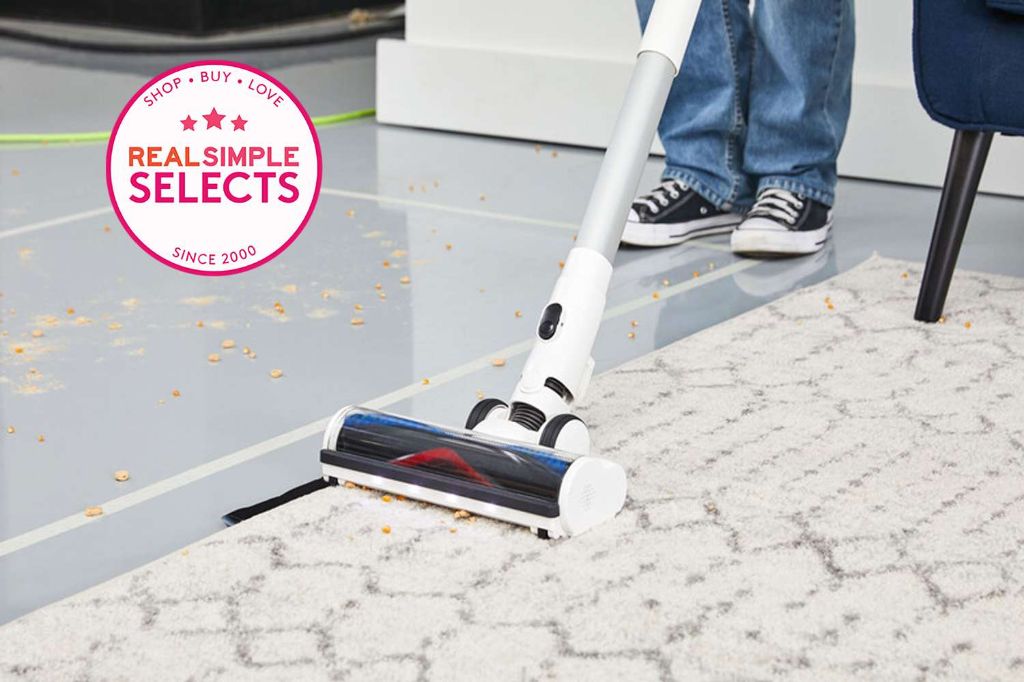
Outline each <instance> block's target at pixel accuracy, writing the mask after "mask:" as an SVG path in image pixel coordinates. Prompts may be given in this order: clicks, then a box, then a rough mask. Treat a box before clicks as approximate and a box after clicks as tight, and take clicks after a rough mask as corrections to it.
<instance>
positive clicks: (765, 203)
mask: <svg viewBox="0 0 1024 682" xmlns="http://www.w3.org/2000/svg"><path fill="white" fill-rule="evenodd" d="M803 207H804V201H803V197H800V196H797V195H796V194H793V193H792V192H789V191H786V190H784V189H777V188H774V187H772V188H769V189H766V190H764V191H762V192H761V194H760V195H758V197H757V201H756V202H755V203H754V207H753V208H751V209H750V211H749V212H748V213H747V217H748V218H755V217H758V216H764V217H767V218H771V219H773V220H778V221H781V222H784V223H786V224H787V225H794V224H796V219H797V218H799V217H800V209H802V208H803Z"/></svg>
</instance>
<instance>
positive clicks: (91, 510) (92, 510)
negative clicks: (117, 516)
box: [85, 507, 103, 518]
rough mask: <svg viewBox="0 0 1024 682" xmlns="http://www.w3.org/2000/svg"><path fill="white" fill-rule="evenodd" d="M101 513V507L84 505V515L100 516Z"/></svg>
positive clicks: (90, 516)
mask: <svg viewBox="0 0 1024 682" xmlns="http://www.w3.org/2000/svg"><path fill="white" fill-rule="evenodd" d="M102 514H103V507H86V508H85V515H86V516H88V517H89V518H92V517H94V516H101V515H102Z"/></svg>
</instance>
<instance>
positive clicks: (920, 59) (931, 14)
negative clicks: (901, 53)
mask: <svg viewBox="0 0 1024 682" xmlns="http://www.w3.org/2000/svg"><path fill="white" fill-rule="evenodd" d="M914 71H915V76H916V79H917V94H918V97H919V98H920V99H921V104H922V105H923V106H924V108H925V110H927V112H928V115H929V116H931V117H932V118H933V119H935V120H936V121H938V122H939V123H942V124H944V125H947V126H949V127H950V128H953V129H954V130H956V135H955V136H954V138H953V148H952V150H951V151H950V155H949V165H948V166H947V168H946V180H945V183H944V185H943V187H942V199H941V200H940V202H939V212H938V215H937V216H936V219H935V231H934V233H933V234H932V244H931V248H930V249H929V251H928V262H927V264H926V265H925V270H924V279H923V281H922V282H921V291H920V293H919V295H918V299H917V311H916V312H915V314H914V317H915V318H917V319H918V320H921V321H923V322H935V321H936V320H937V319H939V316H940V315H941V314H942V308H943V305H944V304H945V302H946V293H947V292H948V291H949V282H950V280H951V279H952V277H953V270H954V268H956V259H957V255H958V254H959V253H960V244H961V243H962V242H963V238H964V232H965V230H966V229H967V221H968V219H969V218H970V215H971V207H972V206H973V204H974V195H975V194H976V193H977V191H978V182H979V181H980V180H981V173H982V170H984V168H985V159H986V158H987V157H988V150H989V146H990V145H991V144H992V136H993V134H995V133H1003V134H1004V135H1024V0H915V2H914ZM1021 173H1024V159H1021Z"/></svg>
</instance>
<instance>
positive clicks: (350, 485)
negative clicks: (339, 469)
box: [345, 481, 356, 488]
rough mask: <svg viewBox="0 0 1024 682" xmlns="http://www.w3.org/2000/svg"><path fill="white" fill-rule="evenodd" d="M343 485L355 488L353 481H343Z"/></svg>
mask: <svg viewBox="0 0 1024 682" xmlns="http://www.w3.org/2000/svg"><path fill="white" fill-rule="evenodd" d="M345 487H346V488H355V487H356V484H355V483H353V482H352V481H345Z"/></svg>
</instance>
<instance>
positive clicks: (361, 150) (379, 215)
mask: <svg viewBox="0 0 1024 682" xmlns="http://www.w3.org/2000/svg"><path fill="white" fill-rule="evenodd" d="M232 58H234V59H239V60H240V61H248V62H250V63H254V64H256V65H258V66H262V67H264V68H267V69H269V70H270V71H271V72H272V73H273V74H274V75H275V76H277V77H279V78H281V79H282V80H283V81H284V82H285V83H286V84H287V85H289V86H290V87H291V88H292V89H293V90H294V91H295V93H296V94H297V95H298V96H299V97H300V98H301V99H302V100H303V101H304V102H305V104H306V106H307V108H308V109H309V110H310V111H311V113H312V114H314V115H319V114H326V113H332V112H335V111H340V110H345V109H354V108H359V107H364V106H369V105H371V104H372V100H373V93H372V75H373V61H372V43H369V42H361V43H352V44H348V45H343V46H323V47H319V48H316V49H309V50H284V51H279V52H275V53H269V54H264V55H233V56H232ZM179 61H186V59H185V58H175V57H170V58H168V57H161V58H152V59H142V60H138V59H135V58H133V59H132V61H131V62H126V61H125V60H124V59H123V58H119V57H114V56H93V55H89V56H85V57H83V56H82V55H77V54H76V55H69V54H64V53H60V52H59V51H50V50H40V49H39V48H28V47H25V46H23V45H14V44H0V73H2V76H3V78H4V82H5V83H6V82H16V83H19V84H20V86H22V87H23V91H24V92H27V93H30V96H29V97H22V98H14V99H8V100H3V101H2V103H0V118H2V120H3V132H42V131H57V130H93V129H103V128H105V127H108V126H109V122H110V121H111V120H113V118H114V116H115V114H116V112H117V110H118V109H119V108H120V106H121V104H123V102H124V101H125V100H126V99H127V98H128V96H129V95H130V94H132V91H133V90H134V89H135V88H136V87H138V85H140V84H141V83H142V82H143V81H144V80H145V78H146V77H147V76H148V75H150V74H152V73H155V72H157V71H158V70H160V69H161V68H166V67H167V66H170V65H172V64H173V63H176V62H179ZM84 79H88V82H89V88H88V94H87V96H86V93H85V91H83V89H82V83H83V80H84ZM40 83H47V85H46V87H45V88H44V87H42V86H40V85H39V84H40ZM320 139H321V144H322V146H323V150H324V157H325V161H326V169H325V180H324V188H325V190H324V192H323V194H322V196H321V199H320V202H319V205H318V207H317V211H316V214H315V216H314V218H313V220H312V222H311V223H310V225H309V226H308V227H307V228H306V231H305V232H304V234H303V235H302V237H301V238H300V239H299V240H298V241H297V242H296V243H295V244H294V245H293V246H292V247H291V248H290V249H289V250H288V251H287V252H286V253H285V254H283V255H282V256H281V257H279V258H278V259H277V260H275V261H274V262H272V263H270V264H268V265H267V266H265V267H262V268H259V269H257V270H255V271H251V272H247V273H244V274H242V275H239V276H235V277H229V278H201V277H192V276H187V275H183V274H181V273H179V272H176V271H173V270H171V269H169V268H166V267H163V266H160V265H158V264H156V263H155V262H154V261H152V260H151V259H150V258H149V257H148V256H146V255H145V254H143V253H142V252H141V251H140V250H139V249H138V248H137V247H136V246H135V245H134V244H133V243H132V242H131V240H130V239H129V238H128V237H127V235H126V234H125V233H124V232H123V231H122V230H121V229H120V228H119V226H118V225H117V224H116V222H115V219H114V217H113V215H112V213H111V212H110V211H109V210H108V209H107V206H108V203H107V198H106V190H105V187H104V185H103V173H102V163H103V153H104V147H103V145H82V146H48V147H42V146H37V147H21V148H0V292H2V299H0V320H2V321H0V334H2V335H3V336H2V347H3V348H2V351H3V352H2V354H0V414H2V418H0V419H2V422H3V426H4V428H5V429H6V427H7V426H8V425H10V426H13V427H14V429H15V432H14V433H12V434H8V433H2V434H0V622H3V621H6V620H9V619H11V618H13V617H16V616H17V615H19V614H21V613H24V612H26V611H28V610H31V609H33V608H36V607H38V606H40V605H42V604H44V603H47V602H49V601H52V600H54V599H58V598H60V597H62V596H65V595H68V594H70V593H73V592H75V591H78V590H80V589H82V588H85V587H88V586H89V585H92V584H95V583H97V582H99V581H101V580H104V579H106V578H109V577H111V576H113V575H116V574H118V573H121V572H123V571H125V570H128V569H130V568H133V567H135V566H138V565H140V564H142V563H144V562H146V561H149V560H152V559H154V558H156V557H159V556H161V555H163V554H165V553H167V552H170V551H173V550H175V549H177V548H180V547H182V546H184V545H186V544H188V543H189V542H192V541H194V540H196V539H197V538H200V537H204V536H206V535H208V534H210V533H213V532H215V531H217V530H218V529H219V528H220V527H221V522H220V516H221V514H223V513H224V512H226V511H228V510H230V509H232V508H235V507H238V506H241V505H245V504H249V503H252V502H256V501H259V500H261V499H265V498H267V497H269V496H272V495H275V494H277V493H279V492H281V491H283V490H285V489H287V488H290V487H292V486H294V485H297V484H299V483H302V482H304V481H307V480H309V479H311V478H314V477H316V476H317V475H318V470H319V468H318V464H317V449H318V442H317V440H318V435H319V428H320V420H321V419H322V418H324V417H326V416H327V415H329V414H330V413H331V412H332V411H334V410H335V409H336V408H338V407H340V406H342V405H345V404H348V403H367V402H371V404H373V405H374V406H377V407H385V408H387V409H389V410H391V411H395V412H400V413H405V414H410V415H414V416H416V417H419V418H424V419H431V420H437V421H442V422H445V423H453V424H458V423H461V422H462V421H463V420H464V418H465V414H466V413H467V411H468V410H469V408H470V407H471V406H472V404H473V403H474V402H475V400H476V399H477V395H478V393H479V392H483V393H485V394H488V395H495V396H498V397H504V396H505V395H507V393H508V392H509V391H510V389H511V388H512V385H513V384H514V382H515V379H516V376H517V371H518V369H519V367H520V366H521V363H522V362H523V360H524V355H525V352H526V350H527V349H528V347H529V343H528V340H529V338H530V336H531V331H532V327H533V324H534V321H535V318H536V315H537V313H538V312H539V310H540V307H541V306H542V305H543V304H544V302H545V301H546V297H547V295H548V293H549V291H550V287H551V285H552V283H553V281H554V279H555V277H556V276H557V274H558V269H559V268H558V262H559V260H560V259H562V258H564V256H565V253H566V251H567V250H568V248H569V247H570V246H571V243H572V234H573V224H574V222H575V221H577V220H578V219H579V218H580V216H581V215H582V212H583V208H584V204H585V202H586V199H587V197H588V194H589V191H590V184H591V182H592V181H593V178H594V176H595V174H596V171H597V165H598V163H599V160H600V155H599V154H598V153H596V152H594V151H591V150H580V149H565V148H558V149H553V148H551V147H548V146H544V147H537V146H535V145H533V144H530V143H523V142H513V141H506V140H497V139H485V138H475V137H470V136H462V135H453V134H444V133H437V132H430V131H420V130H404V129H395V128H388V127H383V126H378V125H377V124H375V123H374V122H373V121H362V122H358V123H353V124H349V125H343V126H336V127H330V128H324V129H321V131H320ZM658 168H659V164H658V162H657V161H656V160H652V161H651V163H650V164H649V167H648V172H647V176H646V178H645V181H644V183H645V184H649V183H653V181H655V180H656V179H657V176H658ZM937 198H938V197H937V192H935V191H933V190H926V189H914V188H905V187H894V186H888V185H883V184H875V183H867V182H857V181H850V180H845V181H843V183H842V184H841V186H840V188H839V203H838V207H837V218H836V226H837V227H836V233H835V240H834V243H833V244H832V245H831V246H830V247H829V248H828V249H827V250H826V251H824V252H822V253H821V254H818V255H816V256H812V257H809V258H804V259H797V260H787V261H774V262H767V263H759V262H756V261H749V260H743V259H737V258H735V257H733V256H732V255H731V254H730V253H729V252H728V249H727V246H726V244H727V240H726V239H724V238H715V239H711V240H705V241H700V242H694V243H691V244H689V245H686V246H683V247H678V248H671V249H665V250H653V251H651V250H626V251H623V252H622V253H621V254H620V255H619V257H618V259H617V262H616V266H617V271H616V274H615V279H614V281H613V285H612V291H611V294H610V297H609V311H608V315H606V319H605V324H604V326H603V327H602V331H601V336H600V339H599V341H598V344H597V348H596V351H595V357H596V360H597V363H598V371H601V370H605V369H608V368H610V367H613V366H616V365H618V364H620V363H623V362H626V361H628V360H629V359H631V358H634V357H637V356H639V355H642V354H644V353H646V352H648V351H650V350H652V349H654V348H658V347H661V346H664V345H666V344H669V343H672V342H674V341H676V340H678V339H680V338H683V337H685V336H687V335H689V334H692V333H694V332H697V331H699V330H701V329H703V328H705V327H708V326H710V325H713V324H716V323H718V322H720V321H722V320H725V319H728V318H730V317H733V316H735V315H738V314H740V313H742V312H744V311H746V310H749V309H751V308H754V307H756V306H759V305H761V304H763V303H764V302H766V301H769V300H771V299H774V298H777V297H779V296H782V295H784V294H785V293H786V292H788V291H792V290H793V289H795V288H797V287H799V286H802V285H806V284H808V283H811V282H815V281H820V280H822V279H825V278H828V277H830V276H832V275H834V274H835V273H837V272H839V271H841V270H845V269H847V268H849V267H851V266H853V265H855V264H857V263H858V262H860V261H861V260H863V259H864V258H865V257H867V256H868V255H869V254H870V253H871V252H872V251H878V252H880V253H882V254H883V255H887V256H893V257H900V258H911V259H915V260H922V259H923V258H924V255H925V252H926V250H927V243H928V236H929V233H930V226H931V220H932V217H933V215H934V210H935V206H936V203H937ZM1022 206H1024V203H1022V202H1020V201H1017V200H1011V199H1003V198H992V197H982V198H980V199H979V201H978V203H977V206H976V209H975V218H974V220H973V223H972V227H971V230H970V231H969V233H968V237H967V244H966V247H965V252H964V255H963V258H962V265H963V266H964V267H967V268H972V269H977V270H985V271H992V272H1001V273H1008V274H1018V275H1019V274H1024V265H1022V264H1021V262H1020V260H1019V259H1017V258H1015V257H1014V255H1013V254H1015V253H1016V252H1017V249H1016V248H1004V246H1007V245H1014V246H1015V245H1016V243H1017V240H1018V239H1019V228H1020V226H1021V225H1020V222H1021V219H1020V211H1021V207H1022ZM108 227H109V228H110V229H107V228H108ZM385 260H387V261H388V262H389V265H390V267H387V268H385V267H384V266H383V262H384V261H385ZM404 275H408V276H409V277H411V283H409V284H408V285H403V284H401V283H400V279H401V277H402V276H404ZM377 284H380V287H381V288H380V289H377V288H376V285H377ZM655 291H658V292H660V294H661V295H660V297H659V298H658V299H654V298H653V297H652V293H653V292H655ZM381 294H383V296H382V295H381ZM953 295H954V296H955V295H956V293H955V292H954V294H953ZM278 303H279V304H280V306H275V304H278ZM356 304H358V305H360V306H362V310H361V311H360V312H358V316H359V317H362V318H363V319H364V320H365V324H363V325H362V326H353V325H352V324H351V323H350V319H351V318H352V317H353V316H355V315H356V311H355V306H356ZM520 311H521V315H520V314H519V313H520ZM911 312H912V311H910V310H908V311H907V315H908V316H909V315H911ZM633 321H636V324H637V326H636V327H635V328H634V327H633V326H632V324H631V323H632V322H633ZM36 330H38V332H41V335H39V334H38V333H36ZM631 331H633V332H635V334H636V338H635V339H631V338H629V337H628V336H627V335H628V333H629V332H631ZM225 340H233V341H234V342H235V345H234V347H233V348H224V347H223V346H224V341H225ZM246 347H248V348H249V349H250V350H251V353H249V354H245V353H243V348H246ZM19 349H20V350H19ZM210 353H219V354H220V357H221V360H220V362H218V363H211V362H209V361H208V360H207V357H208V355H209V354H210ZM494 357H502V358H505V359H507V360H508V363H507V365H506V366H505V367H502V368H495V367H492V366H491V363H490V360H491V359H492V358H494ZM274 368H280V369H282V370H283V372H284V376H283V377H282V378H280V379H276V380H275V379H272V378H271V377H270V376H269V372H270V370H271V369H274ZM427 378H429V379H430V383H429V384H424V383H423V379H427ZM40 436H43V440H42V442H40V438H39V437H40ZM598 445H599V444H598ZM119 469H125V470H128V471H129V473H130V476H131V478H130V480H128V481H127V482H123V483H119V482H116V481H115V480H114V478H113V472H114V471H115V470H119ZM96 504H103V505H104V508H105V511H106V514H105V515H104V516H103V517H101V519H100V520H98V521H87V520H86V519H85V518H84V516H83V514H82V510H83V509H84V508H85V507H86V506H88V505H96Z"/></svg>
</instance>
